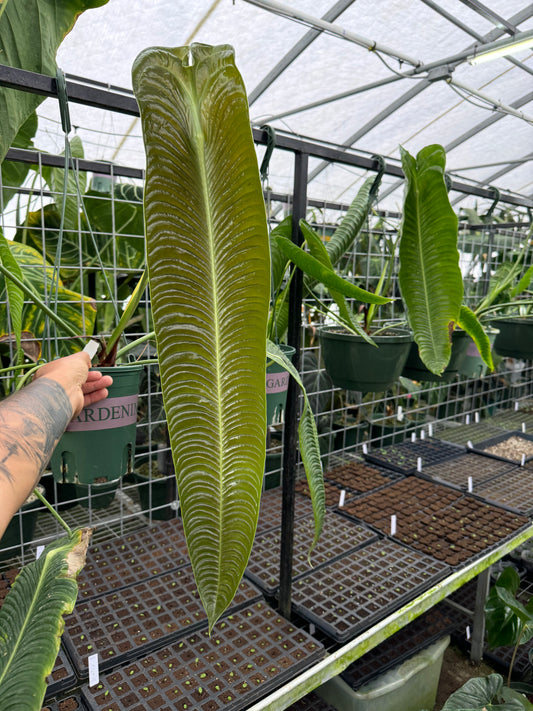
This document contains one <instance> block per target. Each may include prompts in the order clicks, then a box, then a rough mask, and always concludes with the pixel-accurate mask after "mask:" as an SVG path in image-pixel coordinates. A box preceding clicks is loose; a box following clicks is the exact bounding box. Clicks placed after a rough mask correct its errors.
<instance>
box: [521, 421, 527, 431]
mask: <svg viewBox="0 0 533 711" xmlns="http://www.w3.org/2000/svg"><path fill="white" fill-rule="evenodd" d="M522 432H523V433H524V434H525V433H526V423H525V422H522Z"/></svg>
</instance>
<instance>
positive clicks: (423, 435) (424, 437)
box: [420, 430, 426, 439]
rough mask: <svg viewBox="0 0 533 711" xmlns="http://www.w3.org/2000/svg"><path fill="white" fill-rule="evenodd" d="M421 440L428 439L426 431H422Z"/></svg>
mask: <svg viewBox="0 0 533 711" xmlns="http://www.w3.org/2000/svg"><path fill="white" fill-rule="evenodd" d="M420 439H426V430H420Z"/></svg>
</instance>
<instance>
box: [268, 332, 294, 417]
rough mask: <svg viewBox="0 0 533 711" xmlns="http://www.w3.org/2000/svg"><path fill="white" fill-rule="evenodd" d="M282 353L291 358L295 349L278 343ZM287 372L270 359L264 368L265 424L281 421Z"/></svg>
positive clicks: (287, 378) (287, 377) (286, 387)
mask: <svg viewBox="0 0 533 711" xmlns="http://www.w3.org/2000/svg"><path fill="white" fill-rule="evenodd" d="M278 348H280V349H281V350H282V351H283V354H284V355H285V356H287V358H289V359H290V358H292V356H293V355H294V354H295V353H296V350H295V349H294V348H293V347H292V346H285V345H279V346H278ZM289 378H290V375H289V373H288V372H287V371H286V370H285V369H284V368H283V366H281V365H278V363H274V362H273V361H270V362H269V363H268V364H267V369H266V401H267V425H273V424H276V423H277V422H280V421H281V415H282V413H283V411H284V410H285V404H286V402H287V389H288V387H289Z"/></svg>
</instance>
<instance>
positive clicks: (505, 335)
mask: <svg viewBox="0 0 533 711" xmlns="http://www.w3.org/2000/svg"><path fill="white" fill-rule="evenodd" d="M492 326H494V328H497V329H498V331H499V333H498V335H497V336H496V339H495V341H494V350H495V351H496V353H498V355H501V356H505V357H506V358H521V359H522V360H532V359H533V318H505V319H495V320H494V321H492Z"/></svg>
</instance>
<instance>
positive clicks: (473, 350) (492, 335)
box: [459, 328, 498, 378]
mask: <svg viewBox="0 0 533 711" xmlns="http://www.w3.org/2000/svg"><path fill="white" fill-rule="evenodd" d="M486 333H487V336H488V337H489V341H490V345H491V347H492V346H493V345H494V340H495V339H496V335H497V334H498V331H496V329H494V328H492V329H486ZM487 371H488V368H487V366H486V364H485V363H484V362H483V358H482V357H481V356H480V354H479V350H478V347H477V346H476V344H475V343H474V341H473V340H472V339H471V338H470V337H469V338H468V346H467V348H466V355H465V357H464V359H463V363H462V365H461V367H460V369H459V372H460V373H461V375H465V376H466V377H467V378H483V377H484V376H485V375H486V374H487Z"/></svg>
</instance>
